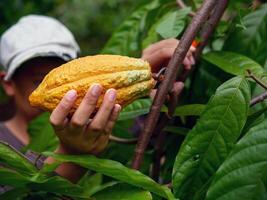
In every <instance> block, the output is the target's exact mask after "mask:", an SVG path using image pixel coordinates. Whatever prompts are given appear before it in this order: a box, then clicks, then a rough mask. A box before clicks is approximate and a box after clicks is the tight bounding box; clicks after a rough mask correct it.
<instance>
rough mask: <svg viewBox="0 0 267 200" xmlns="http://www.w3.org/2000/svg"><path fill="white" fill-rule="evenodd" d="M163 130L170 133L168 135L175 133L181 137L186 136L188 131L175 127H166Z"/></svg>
mask: <svg viewBox="0 0 267 200" xmlns="http://www.w3.org/2000/svg"><path fill="white" fill-rule="evenodd" d="M163 130H164V131H167V132H170V133H175V134H177V135H182V136H186V134H187V133H188V132H189V131H190V129H188V128H184V127H177V126H166V127H165V128H164V129H163Z"/></svg>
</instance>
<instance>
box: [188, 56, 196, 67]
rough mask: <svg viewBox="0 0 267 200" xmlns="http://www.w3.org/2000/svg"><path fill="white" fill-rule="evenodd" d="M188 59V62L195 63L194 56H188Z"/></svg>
mask: <svg viewBox="0 0 267 200" xmlns="http://www.w3.org/2000/svg"><path fill="white" fill-rule="evenodd" d="M189 60H190V62H191V65H195V64H196V61H195V58H194V56H190V57H189Z"/></svg>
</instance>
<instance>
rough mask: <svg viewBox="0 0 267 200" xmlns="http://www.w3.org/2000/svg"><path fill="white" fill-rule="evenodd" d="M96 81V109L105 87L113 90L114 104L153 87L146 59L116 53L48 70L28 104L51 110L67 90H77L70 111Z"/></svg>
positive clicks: (136, 96) (89, 57)
mask: <svg viewBox="0 0 267 200" xmlns="http://www.w3.org/2000/svg"><path fill="white" fill-rule="evenodd" d="M94 83H99V84H101V85H102V87H103V94H102V95H101V96H100V98H99V101H98V103H97V106H96V110H97V109H98V108H99V106H100V105H101V103H102V99H103V96H104V93H105V91H106V90H108V89H110V88H114V89H116V90H117V99H116V103H118V104H120V105H121V106H126V105H128V104H129V103H131V102H132V101H134V100H135V99H138V98H140V97H143V96H146V95H148V94H149V92H150V90H151V89H152V88H153V87H154V84H155V82H154V80H153V78H152V74H151V69H150V66H149V64H148V62H146V61H143V60H141V59H137V58H130V57H126V56H119V55H95V56H86V57H82V58H78V59H75V60H72V61H70V62H68V63H66V64H63V65H61V66H59V67H57V68H55V69H53V70H52V71H51V72H49V73H48V74H47V75H46V76H45V78H44V79H43V81H42V83H41V84H40V85H39V86H38V88H37V89H36V90H35V91H33V93H32V94H31V95H30V97H29V101H30V104H31V105H32V106H35V107H39V108H41V109H43V110H47V111H52V110H54V109H55V107H56V106H57V105H58V103H59V102H60V100H61V99H62V98H63V96H64V95H65V94H66V92H67V91H69V90H71V89H74V90H76V91H77V99H76V102H75V104H74V106H73V109H72V111H71V112H72V113H73V112H74V111H75V109H77V107H78V106H79V104H80V103H81V101H82V99H83V97H84V95H85V94H86V92H87V90H88V88H89V87H90V86H91V85H92V84H94Z"/></svg>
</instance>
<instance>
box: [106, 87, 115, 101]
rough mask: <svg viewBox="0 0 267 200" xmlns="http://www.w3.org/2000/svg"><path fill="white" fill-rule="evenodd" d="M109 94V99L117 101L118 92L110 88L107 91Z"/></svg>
mask: <svg viewBox="0 0 267 200" xmlns="http://www.w3.org/2000/svg"><path fill="white" fill-rule="evenodd" d="M107 94H108V99H109V100H110V101H115V99H116V92H115V90H114V89H109V90H108V91H107Z"/></svg>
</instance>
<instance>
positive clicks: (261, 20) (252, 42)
mask: <svg viewBox="0 0 267 200" xmlns="http://www.w3.org/2000/svg"><path fill="white" fill-rule="evenodd" d="M242 23H243V25H244V26H245V29H243V28H238V27H236V28H235V29H234V31H233V32H230V33H229V37H228V39H227V40H226V42H225V46H224V49H225V50H226V51H234V52H238V53H241V54H243V55H246V56H248V57H250V58H252V59H254V60H255V61H257V62H258V63H260V64H261V65H263V64H264V62H265V60H266V57H267V40H266V35H267V4H266V3H265V4H262V6H261V7H260V9H258V10H256V11H254V12H252V13H249V14H248V15H246V16H245V17H244V18H242Z"/></svg>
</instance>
